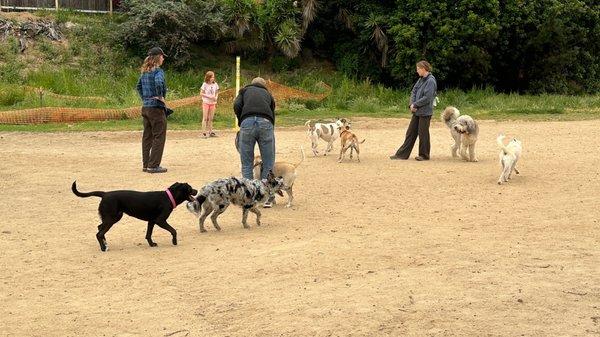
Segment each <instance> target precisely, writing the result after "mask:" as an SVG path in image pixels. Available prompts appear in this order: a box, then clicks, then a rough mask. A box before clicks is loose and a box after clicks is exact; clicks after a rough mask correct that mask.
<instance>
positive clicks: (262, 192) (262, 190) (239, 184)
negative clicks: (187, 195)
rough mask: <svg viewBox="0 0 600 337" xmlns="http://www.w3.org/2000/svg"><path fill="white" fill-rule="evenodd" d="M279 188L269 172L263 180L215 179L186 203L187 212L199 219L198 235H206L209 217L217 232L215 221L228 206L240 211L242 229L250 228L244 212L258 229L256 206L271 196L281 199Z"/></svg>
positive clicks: (276, 180) (281, 179)
mask: <svg viewBox="0 0 600 337" xmlns="http://www.w3.org/2000/svg"><path fill="white" fill-rule="evenodd" d="M282 187H283V178H282V177H275V175H274V174H273V172H272V171H270V172H269V174H268V176H267V179H264V180H258V179H254V180H251V179H246V178H236V177H231V178H225V179H219V180H216V181H213V182H211V183H209V184H207V185H206V186H204V187H203V188H202V189H201V190H200V193H199V194H198V195H197V196H196V198H195V200H194V201H191V202H188V203H187V208H188V210H189V211H190V212H192V213H194V214H196V215H197V216H198V217H199V220H198V223H199V227H200V232H206V229H205V228H204V221H205V220H206V218H207V217H208V216H209V215H210V214H211V213H212V215H211V217H210V219H211V220H212V223H213V225H214V226H215V229H217V230H219V231H220V230H221V227H220V226H219V224H218V223H217V217H218V216H219V215H221V214H223V213H224V212H225V210H226V209H227V207H229V205H230V204H234V205H237V206H240V207H242V209H243V212H242V225H243V226H244V228H250V226H248V223H247V219H248V212H252V213H254V214H256V225H257V226H260V216H261V213H260V211H259V210H258V207H257V206H258V204H260V203H263V202H265V201H267V200H268V199H269V198H271V197H274V195H275V193H278V194H279V195H283V193H282V192H281V189H282ZM203 211H204V212H203Z"/></svg>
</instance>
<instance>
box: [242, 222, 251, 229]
mask: <svg viewBox="0 0 600 337" xmlns="http://www.w3.org/2000/svg"><path fill="white" fill-rule="evenodd" d="M242 226H244V228H246V229H250V226H248V224H245V223H243V224H242Z"/></svg>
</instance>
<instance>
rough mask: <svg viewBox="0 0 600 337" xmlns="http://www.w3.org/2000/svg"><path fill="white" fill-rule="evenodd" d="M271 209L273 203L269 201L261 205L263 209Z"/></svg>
mask: <svg viewBox="0 0 600 337" xmlns="http://www.w3.org/2000/svg"><path fill="white" fill-rule="evenodd" d="M271 207H273V203H272V202H270V201H267V202H265V203H264V204H263V208H271Z"/></svg>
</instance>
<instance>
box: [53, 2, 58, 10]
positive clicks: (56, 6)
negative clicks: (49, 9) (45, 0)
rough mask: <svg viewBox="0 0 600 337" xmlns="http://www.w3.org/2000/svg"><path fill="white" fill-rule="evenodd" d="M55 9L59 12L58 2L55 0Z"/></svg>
mask: <svg viewBox="0 0 600 337" xmlns="http://www.w3.org/2000/svg"><path fill="white" fill-rule="evenodd" d="M54 9H56V11H58V0H54Z"/></svg>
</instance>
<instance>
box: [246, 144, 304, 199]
mask: <svg viewBox="0 0 600 337" xmlns="http://www.w3.org/2000/svg"><path fill="white" fill-rule="evenodd" d="M300 151H301V152H302V158H301V159H300V161H299V162H298V163H297V164H292V163H288V162H284V161H277V162H275V164H274V165H273V174H275V176H276V177H282V178H283V186H282V187H281V190H282V191H285V193H287V195H288V202H287V204H286V205H285V207H291V206H292V201H294V191H293V190H292V188H293V187H294V181H296V177H297V176H298V172H297V171H296V169H297V168H298V166H300V164H302V162H303V161H304V148H303V147H302V146H301V147H300ZM261 171H262V159H261V157H260V156H259V155H257V156H254V179H259V178H260V172H261ZM272 202H273V203H275V199H273V200H272Z"/></svg>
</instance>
